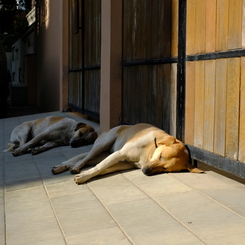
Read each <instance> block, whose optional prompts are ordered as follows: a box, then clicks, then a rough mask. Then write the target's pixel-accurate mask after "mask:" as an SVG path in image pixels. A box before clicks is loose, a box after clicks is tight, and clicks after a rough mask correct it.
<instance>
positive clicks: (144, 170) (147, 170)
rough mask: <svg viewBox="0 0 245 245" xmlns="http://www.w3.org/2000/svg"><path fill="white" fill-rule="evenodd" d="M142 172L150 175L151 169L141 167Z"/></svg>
mask: <svg viewBox="0 0 245 245" xmlns="http://www.w3.org/2000/svg"><path fill="white" fill-rule="evenodd" d="M142 172H143V173H144V174H145V175H147V176H148V175H151V169H150V168H145V167H144V168H142Z"/></svg>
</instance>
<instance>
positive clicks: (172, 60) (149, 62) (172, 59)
mask: <svg viewBox="0 0 245 245" xmlns="http://www.w3.org/2000/svg"><path fill="white" fill-rule="evenodd" d="M177 62H178V58H177V57H167V58H161V59H149V60H132V61H125V62H123V66H136V65H158V64H171V63H177Z"/></svg>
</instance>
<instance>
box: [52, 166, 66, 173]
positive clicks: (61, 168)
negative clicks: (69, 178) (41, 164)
mask: <svg viewBox="0 0 245 245" xmlns="http://www.w3.org/2000/svg"><path fill="white" fill-rule="evenodd" d="M66 170H68V168H67V167H66V166H65V165H57V166H54V167H53V168H52V173H53V174H60V173H62V172H65V171H66Z"/></svg>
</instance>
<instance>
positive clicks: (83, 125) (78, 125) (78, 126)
mask: <svg viewBox="0 0 245 245" xmlns="http://www.w3.org/2000/svg"><path fill="white" fill-rule="evenodd" d="M85 126H86V124H85V123H78V124H77V126H76V128H75V129H74V131H77V130H78V129H79V128H83V127H85Z"/></svg>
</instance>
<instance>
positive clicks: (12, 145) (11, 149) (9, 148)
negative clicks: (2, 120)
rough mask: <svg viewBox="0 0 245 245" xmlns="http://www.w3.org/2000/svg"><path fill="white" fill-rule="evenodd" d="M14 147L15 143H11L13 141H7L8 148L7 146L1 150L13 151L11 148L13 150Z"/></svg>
mask: <svg viewBox="0 0 245 245" xmlns="http://www.w3.org/2000/svg"><path fill="white" fill-rule="evenodd" d="M14 148H15V144H13V143H11V142H9V143H8V148H7V149H5V150H4V151H3V152H9V151H13V150H14Z"/></svg>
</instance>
